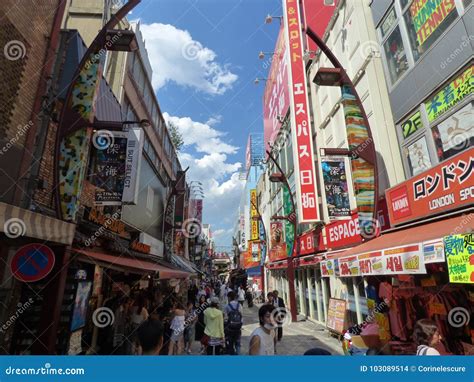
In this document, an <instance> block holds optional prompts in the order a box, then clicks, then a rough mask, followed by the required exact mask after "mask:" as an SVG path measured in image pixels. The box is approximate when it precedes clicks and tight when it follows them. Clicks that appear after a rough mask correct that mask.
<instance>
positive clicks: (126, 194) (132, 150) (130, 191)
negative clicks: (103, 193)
mask: <svg viewBox="0 0 474 382" xmlns="http://www.w3.org/2000/svg"><path fill="white" fill-rule="evenodd" d="M143 142H144V137H143V130H142V129H130V130H129V131H128V140H127V156H126V159H125V180H124V185H123V195H122V202H123V203H126V204H137V203H138V187H139V175H140V168H141V163H142V150H143Z"/></svg>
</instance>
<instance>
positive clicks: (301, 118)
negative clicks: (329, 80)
mask: <svg viewBox="0 0 474 382" xmlns="http://www.w3.org/2000/svg"><path fill="white" fill-rule="evenodd" d="M283 9H284V12H283V13H284V18H285V20H284V24H285V28H286V46H287V47H288V53H287V55H288V63H289V66H288V84H289V86H290V113H291V126H292V129H291V131H292V139H293V144H294V149H293V155H294V158H295V161H294V162H295V182H296V199H297V203H296V204H297V207H298V221H299V222H300V223H313V222H317V221H319V220H320V217H319V206H318V191H317V185H316V177H315V165H314V152H313V138H312V134H311V121H310V118H309V108H308V94H307V89H306V70H305V63H304V60H303V39H302V36H301V33H302V32H301V30H302V28H301V19H300V10H299V3H298V2H297V1H295V0H284V1H283Z"/></svg>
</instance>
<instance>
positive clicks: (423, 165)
mask: <svg viewBox="0 0 474 382" xmlns="http://www.w3.org/2000/svg"><path fill="white" fill-rule="evenodd" d="M407 150H408V152H407V156H408V162H409V164H410V168H411V172H412V174H413V175H418V174H419V173H421V172H423V171H426V170H429V169H430V168H431V159H430V154H429V152H428V144H427V143H426V138H425V137H422V138H420V139H418V140H417V141H416V142H414V143H412V144H411V145H410V146H408V148H407Z"/></svg>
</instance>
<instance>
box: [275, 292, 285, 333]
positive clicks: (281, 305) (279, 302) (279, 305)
mask: <svg viewBox="0 0 474 382" xmlns="http://www.w3.org/2000/svg"><path fill="white" fill-rule="evenodd" d="M273 296H274V300H273V305H274V306H275V308H277V309H278V310H279V311H280V312H281V311H283V312H285V313H286V306H285V301H283V299H282V298H281V297H278V291H277V290H274V291H273ZM275 316H276V317H281V316H284V314H282V313H279V314H276V315H275ZM277 324H278V327H277V341H281V339H282V337H283V322H282V321H278V319H277Z"/></svg>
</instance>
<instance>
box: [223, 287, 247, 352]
mask: <svg viewBox="0 0 474 382" xmlns="http://www.w3.org/2000/svg"><path fill="white" fill-rule="evenodd" d="M227 298H228V300H229V303H228V304H227V305H226V306H225V308H224V315H225V336H226V348H227V351H228V353H229V354H230V355H239V354H240V337H241V335H242V324H243V319H242V306H241V305H240V304H239V301H237V299H236V295H235V292H232V291H231V292H229V293H228V294H227Z"/></svg>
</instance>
